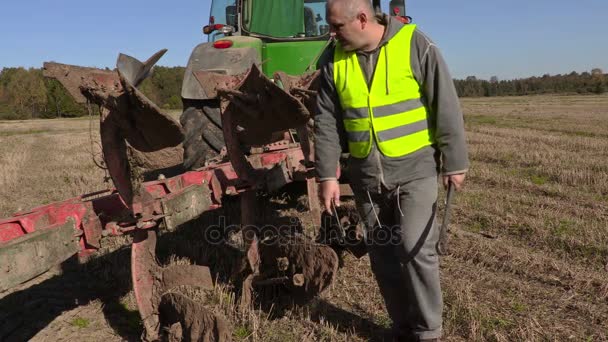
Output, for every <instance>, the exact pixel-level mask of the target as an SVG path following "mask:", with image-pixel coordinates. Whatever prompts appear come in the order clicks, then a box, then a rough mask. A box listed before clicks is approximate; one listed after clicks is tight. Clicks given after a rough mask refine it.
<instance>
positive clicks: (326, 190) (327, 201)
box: [320, 180, 340, 213]
mask: <svg viewBox="0 0 608 342" xmlns="http://www.w3.org/2000/svg"><path fill="white" fill-rule="evenodd" d="M320 195H321V201H323V205H324V206H325V210H326V211H327V212H328V213H333V212H332V210H331V201H332V200H333V201H334V203H336V206H337V207H339V206H340V184H338V181H337V180H326V181H323V182H321V194H320Z"/></svg>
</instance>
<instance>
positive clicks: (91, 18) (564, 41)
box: [0, 0, 608, 79]
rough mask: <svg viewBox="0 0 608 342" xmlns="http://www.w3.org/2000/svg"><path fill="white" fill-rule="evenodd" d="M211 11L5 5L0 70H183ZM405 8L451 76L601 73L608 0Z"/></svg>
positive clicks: (153, 1)
mask: <svg viewBox="0 0 608 342" xmlns="http://www.w3.org/2000/svg"><path fill="white" fill-rule="evenodd" d="M275 1H280V0H275ZM209 3H210V1H209V0H181V1H171V2H170V1H159V0H122V1H118V0H104V1H81V0H80V1H76V0H53V1H48V0H20V1H16V0H4V1H3V4H2V6H1V7H0V67H3V66H5V67H15V66H24V67H37V68H39V67H41V66H42V63H43V62H44V61H57V62H61V63H66V64H77V65H85V66H96V67H110V68H112V67H114V65H115V61H116V57H117V55H118V53H119V52H123V53H126V54H129V55H132V56H134V57H137V58H139V59H141V60H145V59H146V58H147V57H149V56H150V55H152V54H153V53H154V52H156V51H157V50H159V49H161V48H168V49H169V52H167V54H166V55H165V57H163V58H162V59H161V61H160V62H159V64H160V65H168V66H175V65H182V66H183V65H185V64H186V62H187V60H188V56H189V55H190V52H191V51H192V48H193V47H194V46H196V45H197V44H198V43H200V42H203V41H206V37H205V36H204V35H203V34H202V32H201V28H202V27H203V26H204V25H205V24H206V23H207V21H208V17H209V14H208V7H209ZM386 3H388V1H384V4H385V7H384V8H385V9H386ZM407 6H408V14H409V15H411V16H412V17H414V21H415V22H416V23H417V24H418V25H419V27H420V28H421V29H422V30H423V31H424V32H426V33H427V34H428V35H429V36H431V38H432V39H433V40H434V41H435V42H436V43H437V45H438V46H439V47H440V48H441V50H442V52H443V54H444V56H445V58H446V60H447V61H448V64H449V66H450V69H451V71H452V74H453V76H454V77H457V78H464V77H466V76H468V75H476V76H478V77H479V78H486V79H487V78H489V77H490V76H492V75H497V76H498V77H499V78H500V79H510V78H518V77H527V76H533V75H538V76H540V75H542V74H545V73H549V74H558V73H562V74H563V73H569V72H571V71H577V72H582V71H588V70H590V69H591V68H593V67H599V68H602V69H603V70H604V72H608V19H607V18H608V1H607V0H581V1H573V0H568V1H566V0H555V1H550V0H527V1H526V0H502V1H491V0H462V1H454V0H434V1H433V0H407Z"/></svg>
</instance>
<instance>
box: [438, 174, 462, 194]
mask: <svg viewBox="0 0 608 342" xmlns="http://www.w3.org/2000/svg"><path fill="white" fill-rule="evenodd" d="M464 177H465V174H464V173H459V174H455V175H449V176H443V186H444V187H446V188H447V187H448V181H451V182H452V184H454V189H455V190H456V191H458V190H460V189H461V188H462V186H463V185H464Z"/></svg>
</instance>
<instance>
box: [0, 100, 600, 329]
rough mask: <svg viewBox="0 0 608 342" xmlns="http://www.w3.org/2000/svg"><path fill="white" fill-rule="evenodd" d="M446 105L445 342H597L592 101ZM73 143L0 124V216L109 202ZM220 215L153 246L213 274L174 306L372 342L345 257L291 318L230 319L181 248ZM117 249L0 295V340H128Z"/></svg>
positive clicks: (85, 143) (374, 308) (220, 297)
mask: <svg viewBox="0 0 608 342" xmlns="http://www.w3.org/2000/svg"><path fill="white" fill-rule="evenodd" d="M462 104H463V108H464V111H465V124H466V128H467V137H468V141H469V148H470V157H471V162H472V167H471V170H470V172H469V174H468V176H467V184H466V189H465V191H463V192H460V193H458V194H457V195H456V197H455V200H454V204H453V212H452V225H451V234H450V246H449V249H450V255H448V256H445V257H443V259H442V281H443V283H442V284H443V289H444V299H445V310H444V323H445V325H444V329H445V340H447V341H523V340H527V341H556V340H557V341H563V340H572V341H608V162H607V160H608V96H534V97H503V98H472V99H469V98H466V99H463V100H462ZM97 126H98V125H97V124H96V123H94V124H93V125H92V126H91V127H92V131H93V133H92V137H93V141H98V134H97ZM89 127H90V126H89V121H88V120H83V119H76V120H69V119H62V120H45V121H39V120H32V121H0V161H1V163H0V187H1V188H2V189H3V191H2V193H1V195H0V216H2V217H6V216H9V215H11V214H12V213H13V212H16V211H19V210H25V209H28V208H31V207H34V206H37V205H41V204H45V203H49V202H53V201H58V200H62V199H66V198H70V197H74V196H77V195H80V194H84V193H88V192H93V191H96V190H100V189H104V188H107V187H109V186H111V185H110V183H105V182H104V176H105V173H104V171H103V170H100V169H99V168H97V167H96V166H95V165H94V163H93V161H92V160H93V157H92V156H95V157H96V158H97V159H99V156H98V155H96V154H97V153H98V151H99V147H98V146H96V145H95V144H93V145H91V142H90V141H91V135H90V134H91V133H90V131H89ZM91 146H93V147H92V148H91ZM91 150H92V152H91ZM289 190H290V191H289V192H285V193H282V194H279V195H277V196H274V197H272V198H271V199H270V203H271V207H269V208H267V209H266V212H265V217H266V218H267V220H268V222H269V223H276V224H278V223H279V222H284V221H289V222H295V221H297V222H298V223H299V224H300V223H301V225H302V226H303V227H304V228H305V231H307V230H306V228H307V227H310V226H311V225H312V222H311V219H310V217H309V216H308V214H307V213H306V212H303V211H302V210H300V208H301V204H302V203H304V202H305V201H304V199H303V196H304V191H303V190H302V187H299V186H297V185H296V186H291V187H290V189H289ZM344 202H345V205H347V206H348V205H352V199H351V198H344ZM221 215H223V214H222V213H221V212H220V213H212V214H210V215H208V216H206V217H204V218H203V219H201V220H200V221H199V222H196V223H192V224H189V225H188V226H187V227H182V229H180V230H179V231H178V232H175V233H166V234H163V235H162V236H161V237H160V238H159V249H158V254H159V257H160V258H161V262H164V263H202V264H214V265H216V266H214V267H212V273H213V274H214V276H216V277H218V279H219V281H218V284H219V285H217V286H216V288H215V289H213V290H201V289H196V288H189V287H183V288H179V290H178V291H177V292H178V293H180V294H183V295H186V296H188V297H189V298H192V299H195V300H196V301H197V302H200V303H204V304H205V307H206V308H207V309H208V310H210V311H211V312H213V313H216V314H219V315H221V317H223V318H224V319H225V321H226V322H227V324H228V325H229V326H230V329H231V331H232V338H233V339H234V340H236V341H302V340H305V341H321V340H322V341H366V340H376V341H381V340H382V339H381V335H382V332H383V329H385V328H387V327H388V326H389V325H390V319H389V318H388V316H387V315H386V313H385V310H384V304H383V302H382V298H381V296H380V293H379V291H378V289H377V286H376V284H375V281H374V279H373V276H372V274H371V270H370V268H369V259H368V258H367V257H364V258H362V259H360V260H357V259H355V258H353V257H352V256H346V258H345V266H344V267H343V268H341V269H340V270H339V271H338V274H337V277H336V281H335V282H334V284H333V285H332V286H331V287H330V288H329V289H328V290H327V291H325V292H323V294H322V296H321V298H318V299H316V300H314V301H313V302H312V303H309V304H307V305H305V306H303V307H298V308H286V309H283V310H279V309H275V308H270V309H269V308H263V309H255V310H240V311H237V310H236V309H235V308H236V307H237V306H238V303H237V302H236V299H235V294H234V292H235V291H234V289H233V287H232V284H230V283H227V282H225V281H224V280H225V279H222V277H223V275H222V270H228V269H232V268H233V267H234V265H233V264H231V261H230V260H229V259H227V258H225V257H218V254H217V253H218V251H217V250H215V249H213V248H208V246H203V245H202V243H201V244H198V243H197V242H196V241H202V236H203V233H202V228H203V227H204V226H206V225H210V224H216V223H217V222H218V221H217V220H218V219H219V217H220V216H221ZM228 220H230V217H229V218H228ZM307 232H308V233H311V232H310V231H307ZM127 243H128V238H126V237H124V238H108V239H106V240H104V245H103V248H102V250H101V253H99V254H100V255H99V256H98V257H97V258H96V259H94V260H92V261H91V262H89V263H88V264H85V265H74V264H73V263H72V262H68V263H66V264H65V265H62V266H61V267H58V268H57V269H56V270H53V271H52V272H48V273H46V274H44V275H42V276H40V277H38V278H36V279H34V280H32V281H30V282H28V283H26V284H23V285H22V286H20V287H19V288H16V289H12V290H9V291H7V292H5V293H0V340H27V339H31V340H34V341H43V340H45V341H46V340H58V341H62V340H66V341H67V340H75V339H80V340H90V341H100V340H104V341H120V340H137V339H138V338H139V336H140V334H141V332H142V325H141V320H140V318H139V315H138V313H137V311H136V306H135V300H134V295H133V293H132V291H131V290H130V286H131V285H130V276H129V257H130V251H129V248H128V247H124V246H125V245H126V244H127ZM174 253H176V254H177V255H173V254H174Z"/></svg>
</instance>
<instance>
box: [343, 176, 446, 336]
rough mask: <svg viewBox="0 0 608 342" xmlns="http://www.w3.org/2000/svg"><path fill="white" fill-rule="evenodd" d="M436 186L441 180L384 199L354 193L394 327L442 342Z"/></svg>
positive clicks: (417, 183)
mask: <svg viewBox="0 0 608 342" xmlns="http://www.w3.org/2000/svg"><path fill="white" fill-rule="evenodd" d="M437 183H438V182H437V178H436V177H429V178H423V179H419V180H414V181H411V182H408V183H406V184H403V185H401V186H400V187H399V189H398V191H397V189H395V190H394V191H384V192H383V193H381V194H371V193H368V192H365V191H358V190H357V189H354V192H355V199H356V202H357V208H358V210H359V213H360V215H361V217H362V219H363V221H364V223H365V228H366V242H367V246H368V250H369V257H370V261H371V267H372V271H373V273H374V276H375V277H376V281H377V282H378V286H379V287H380V292H381V293H382V297H383V298H384V302H385V304H386V308H387V311H388V314H389V316H390V317H391V319H392V320H393V327H394V329H395V330H396V332H402V333H404V334H414V335H416V337H418V338H419V339H431V338H439V337H441V325H442V319H441V315H442V309H443V299H442V295H441V287H440V284H439V256H438V255H437V249H436V245H437V241H438V239H439V229H438V226H437V225H436V224H435V212H436V209H437ZM378 221H380V224H378Z"/></svg>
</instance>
